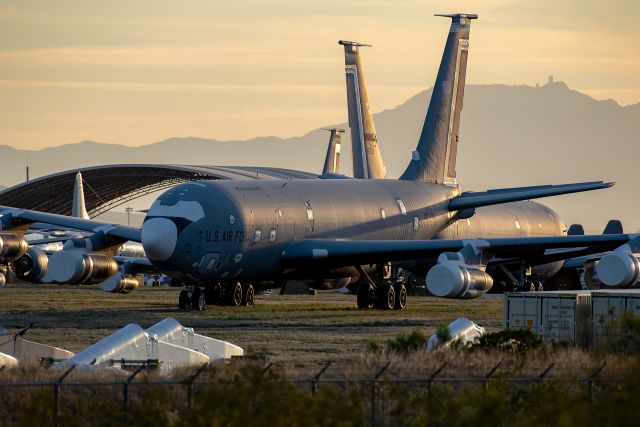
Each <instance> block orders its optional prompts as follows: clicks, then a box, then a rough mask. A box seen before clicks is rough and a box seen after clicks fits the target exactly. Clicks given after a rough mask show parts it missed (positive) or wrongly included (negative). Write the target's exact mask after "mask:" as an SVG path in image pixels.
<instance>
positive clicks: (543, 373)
mask: <svg viewBox="0 0 640 427" xmlns="http://www.w3.org/2000/svg"><path fill="white" fill-rule="evenodd" d="M555 365H556V364H555V362H554V363H552V364H551V365H549V366H547V368H546V369H545V370H544V371H542V373H541V374H540V375H538V382H540V381H542V380H543V379H544V377H546V376H547V374H548V373H549V371H550V370H551V368H553V367H554V366H555Z"/></svg>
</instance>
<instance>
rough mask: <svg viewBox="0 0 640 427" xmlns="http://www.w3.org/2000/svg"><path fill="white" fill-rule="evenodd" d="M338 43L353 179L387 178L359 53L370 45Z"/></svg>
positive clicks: (343, 41) (350, 42) (349, 42)
mask: <svg viewBox="0 0 640 427" xmlns="http://www.w3.org/2000/svg"><path fill="white" fill-rule="evenodd" d="M338 44H340V45H342V46H344V64H345V73H346V78H347V106H348V110H349V127H350V128H351V147H352V154H353V156H352V157H353V177H354V178H361V179H383V178H384V177H385V176H386V175H387V171H386V169H385V167H384V165H383V163H382V156H381V155H380V146H379V145H378V137H377V135H376V128H375V125H374V123H373V114H372V113H371V105H370V104H369V95H368V94H367V87H366V84H365V80H364V72H363V69H362V61H361V60H360V52H359V48H360V47H361V46H370V45H367V44H362V43H357V42H352V41H347V40H340V41H339V42H338Z"/></svg>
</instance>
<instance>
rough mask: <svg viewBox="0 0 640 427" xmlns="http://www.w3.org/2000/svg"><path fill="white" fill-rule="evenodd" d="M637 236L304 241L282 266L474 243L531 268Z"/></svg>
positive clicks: (384, 258)
mask: <svg viewBox="0 0 640 427" xmlns="http://www.w3.org/2000/svg"><path fill="white" fill-rule="evenodd" d="M636 236H637V235H628V234H618V235H606V236H603V235H594V236H550V237H522V238H501V239H478V240H474V241H470V240H410V241H407V240H313V239H312V240H304V241H300V242H297V243H294V244H292V245H291V246H289V247H288V248H287V249H286V250H285V251H284V254H283V262H284V264H285V265H291V266H294V265H296V266H299V265H309V266H322V267H342V266H349V265H359V264H375V263H380V262H389V261H402V260H411V259H421V258H428V257H436V256H438V255H439V254H440V253H442V252H456V251H459V250H461V249H462V248H463V247H464V246H465V245H467V244H469V243H471V242H474V243H476V244H477V245H478V246H479V247H481V248H482V249H483V250H486V251H489V252H490V253H491V254H493V255H494V256H495V257H496V258H497V259H496V261H497V260H507V259H514V258H519V259H525V260H527V261H529V262H530V263H532V264H533V265H537V264H544V263H547V262H552V261H557V260H563V259H569V258H573V257H576V256H585V255H588V254H593V253H599V252H605V251H609V250H613V249H615V248H617V247H618V246H620V245H622V244H625V243H627V242H629V241H630V240H632V239H633V238H634V237H636Z"/></svg>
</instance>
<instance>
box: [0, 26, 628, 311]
mask: <svg viewBox="0 0 640 427" xmlns="http://www.w3.org/2000/svg"><path fill="white" fill-rule="evenodd" d="M446 16H448V17H450V18H451V19H452V25H451V30H450V33H449V36H448V39H447V45H446V48H445V53H444V55H443V63H442V65H441V67H440V71H439V73H438V77H437V79H436V84H435V89H434V96H435V97H436V99H437V101H433V98H432V105H436V106H437V108H436V110H435V111H434V112H433V113H432V112H431V111H430V112H429V114H428V115H427V119H426V120H425V128H424V129H423V132H422V136H421V139H420V142H419V143H418V146H417V148H416V151H415V152H414V153H413V154H412V156H411V160H410V162H409V165H408V166H407V169H406V171H405V172H404V173H403V175H402V176H401V178H400V179H384V180H378V179H320V180H298V179H291V180H265V179H256V180H253V181H250V182H248V181H233V180H228V181H198V182H190V183H186V184H181V185H178V186H176V187H173V188H172V189H170V190H168V191H166V192H165V193H163V194H162V195H161V196H159V197H158V198H157V199H156V200H155V201H154V203H153V204H152V206H151V208H150V209H149V211H148V213H147V216H146V218H145V221H144V224H143V226H142V228H141V229H138V228H135V227H128V226H121V225H113V224H107V223H102V222H98V221H92V220H86V219H81V218H72V217H66V216H61V215H53V214H47V213H42V212H37V211H30V210H24V209H17V208H11V207H0V230H2V232H1V233H0V239H1V240H0V244H1V245H2V249H0V257H2V258H3V259H4V262H12V261H13V260H15V259H17V258H18V257H19V256H20V255H21V254H23V253H24V252H26V249H27V243H26V242H25V241H24V240H23V239H22V235H23V233H24V230H25V229H26V227H28V226H29V224H30V223H33V222H45V223H49V224H54V225H58V226H62V227H70V228H74V229H78V230H86V231H91V232H92V233H93V234H92V235H91V236H89V237H87V238H85V239H82V240H73V241H70V242H71V243H69V242H67V244H65V251H67V252H68V254H67V255H69V256H65V257H64V265H62V264H63V263H62V262H61V263H60V264H61V265H60V266H54V265H51V266H50V267H51V268H60V269H65V268H66V269H69V270H73V271H74V272H82V273H83V274H86V273H87V272H89V273H90V274H94V276H93V278H94V279H101V280H103V282H102V284H101V286H102V288H103V289H105V290H109V291H113V292H127V291H130V290H132V289H134V288H135V287H136V286H137V282H136V281H135V279H134V278H133V277H132V273H133V272H134V269H135V266H134V265H131V264H123V265H122V266H120V268H119V270H118V272H117V273H116V274H113V275H110V274H108V273H109V272H110V271H111V270H110V268H107V267H109V266H110V265H112V264H111V262H112V261H113V255H114V253H115V249H116V248H117V247H118V246H119V245H120V244H121V243H122V242H123V241H127V240H132V241H137V242H141V243H142V245H143V247H144V250H145V253H146V254H147V256H148V258H149V261H150V263H151V264H152V265H153V267H155V268H156V269H157V270H158V271H160V272H162V273H164V274H167V275H168V276H170V277H172V278H175V279H178V280H181V281H183V283H185V284H186V285H187V289H185V290H183V291H182V292H181V293H180V297H179V305H180V306H181V307H185V306H187V305H192V306H193V307H195V308H198V309H203V308H204V307H205V306H206V303H207V302H208V301H211V302H219V301H225V302H227V303H228V304H233V305H239V304H241V303H244V304H247V305H250V304H252V303H253V294H254V286H256V287H259V288H267V287H273V286H279V282H280V281H282V280H287V279H303V280H305V279H306V280H311V279H316V278H318V277H321V278H331V277H341V275H342V277H344V274H345V270H347V274H349V273H348V272H349V271H353V270H354V269H355V270H357V271H358V272H359V273H360V274H361V275H362V276H363V278H365V280H364V281H363V285H362V286H360V288H359V291H358V305H359V306H360V307H363V308H364V307H372V306H374V305H376V306H378V307H381V308H386V309H392V308H394V307H400V308H402V307H404V304H406V290H403V288H404V285H403V284H402V283H392V282H389V281H387V280H384V279H385V278H384V277H383V274H381V272H382V271H383V268H382V266H383V265H384V264H386V263H388V262H394V261H407V260H420V259H424V258H429V257H434V256H436V255H437V254H440V255H439V263H438V265H436V266H434V267H433V268H432V269H431V270H430V272H429V273H430V274H431V273H432V272H433V271H434V269H437V271H436V272H435V273H434V274H433V275H432V280H431V281H432V282H434V286H435V288H434V289H436V290H438V292H439V293H441V294H443V295H447V294H452V295H457V294H460V293H468V294H477V293H484V292H486V290H488V289H489V288H490V287H491V285H492V282H493V280H492V278H491V276H489V275H488V274H487V273H486V272H485V268H486V265H487V263H488V261H489V260H490V259H493V258H495V257H502V258H517V259H521V260H524V259H526V262H527V264H528V265H538V264H548V263H549V262H553V261H557V260H560V259H566V258H570V257H575V256H578V255H588V254H590V253H597V252H602V251H607V250H611V249H614V248H616V247H618V246H620V245H624V244H626V243H628V242H629V241H630V240H631V238H632V237H631V236H629V235H614V236H551V237H533V238H527V237H517V238H506V239H505V238H502V239H495V238H486V239H482V240H472V241H468V240H459V239H454V240H430V239H431V238H433V237H434V236H436V235H437V234H438V233H439V232H441V231H442V230H443V229H445V228H446V227H448V226H449V225H451V224H452V223H454V222H455V221H458V220H460V219H465V218H470V217H472V216H473V214H474V212H475V209H476V208H479V207H483V206H490V205H499V204H503V203H508V202H514V201H521V200H528V199H533V198H539V197H548V196H555V195H560V194H569V193H576V192H581V191H589V190H595V189H602V188H607V187H610V186H611V185H612V183H606V182H601V181H599V182H587V183H577V184H566V185H548V186H535V187H523V188H504V189H498V190H489V191H485V192H462V190H461V188H460V186H459V185H458V184H457V182H456V179H455V163H456V162H455V158H456V153H455V150H456V147H457V136H456V132H457V122H459V117H460V108H461V101H462V98H461V97H462V90H461V85H463V82H464V79H457V80H456V76H458V75H459V74H458V71H459V70H463V69H464V66H463V65H464V64H466V56H467V49H468V34H469V24H470V20H471V19H475V18H476V17H477V16H476V15H466V14H455V15H446ZM434 102H435V104H434ZM454 130H456V132H454ZM425 135H429V137H426V136H425ZM550 219H551V218H550ZM557 249H561V250H560V251H558V250H557ZM63 252H64V251H63ZM59 258H60V259H61V261H62V259H63V257H59ZM53 261H54V260H53V259H52V260H51V263H52V264H53ZM363 266H372V268H371V269H370V270H367V269H365V268H363ZM372 272H376V273H375V274H372ZM403 295H404V298H405V299H404V300H403Z"/></svg>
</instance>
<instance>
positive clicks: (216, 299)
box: [204, 283, 222, 305]
mask: <svg viewBox="0 0 640 427" xmlns="http://www.w3.org/2000/svg"><path fill="white" fill-rule="evenodd" d="M204 301H205V302H206V303H207V305H221V303H222V301H220V284H219V283H216V284H215V285H210V286H207V287H205V288H204Z"/></svg>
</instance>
